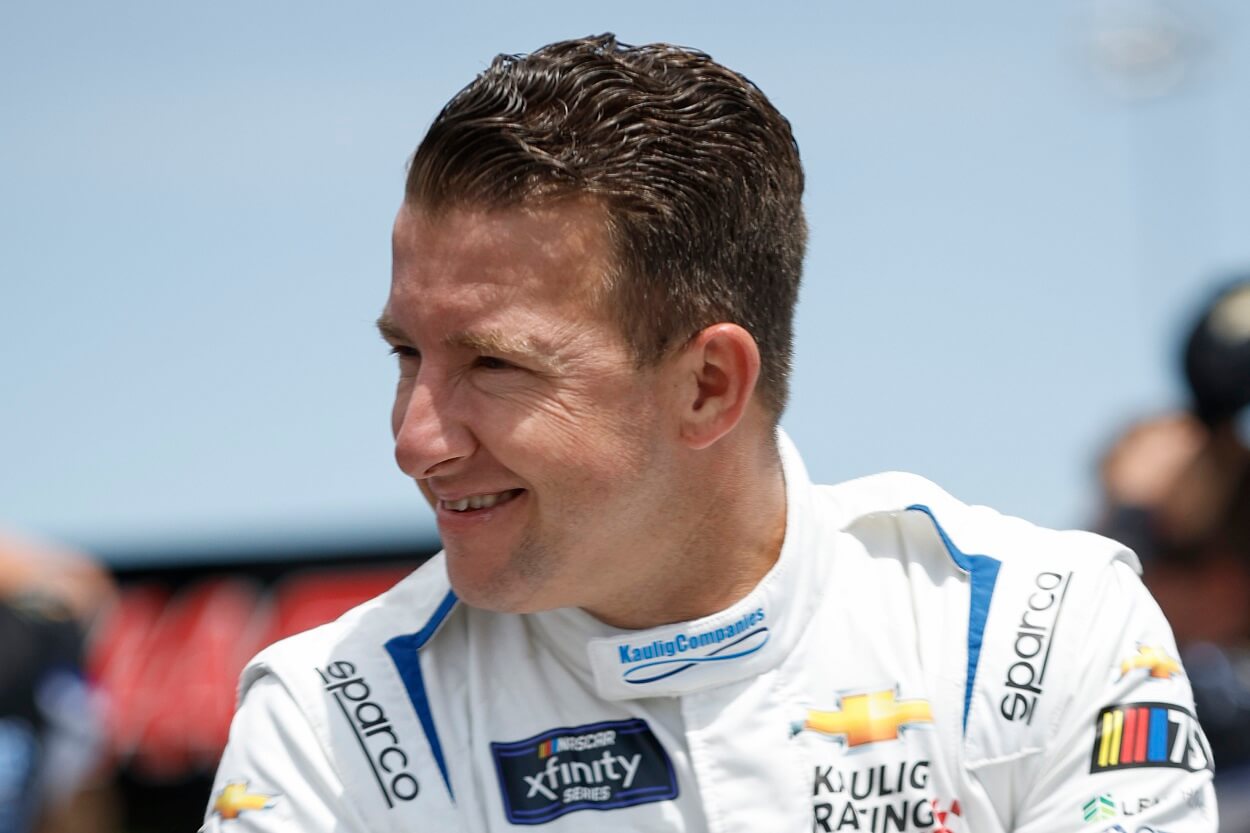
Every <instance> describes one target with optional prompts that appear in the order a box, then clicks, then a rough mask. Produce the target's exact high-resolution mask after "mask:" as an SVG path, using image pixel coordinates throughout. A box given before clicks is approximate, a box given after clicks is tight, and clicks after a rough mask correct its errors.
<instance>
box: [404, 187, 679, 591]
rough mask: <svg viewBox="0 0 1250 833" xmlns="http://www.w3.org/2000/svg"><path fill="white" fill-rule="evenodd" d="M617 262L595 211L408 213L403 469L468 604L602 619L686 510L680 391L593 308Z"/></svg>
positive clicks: (571, 206)
mask: <svg viewBox="0 0 1250 833" xmlns="http://www.w3.org/2000/svg"><path fill="white" fill-rule="evenodd" d="M611 258H612V255H611V250H610V246H609V243H608V240H607V235H606V234H605V232H604V229H603V222H602V214H601V212H600V211H599V210H598V209H597V208H596V207H595V206H594V205H590V204H588V203H587V202H584V201H583V202H562V203H557V204H553V205H547V206H544V207H534V208H524V209H522V208H518V209H507V210H497V211H470V210H460V209H455V210H450V211H448V212H446V213H443V214H440V215H436V216H432V215H429V214H426V213H425V212H423V211H422V210H421V208H420V207H419V206H410V205H405V206H404V207H403V208H401V209H400V212H399V216H398V218H397V219H396V223H395V232H394V271H393V276H392V283H391V292H390V297H389V299H388V300H387V303H386V308H385V311H384V313H383V316H382V320H381V322H380V326H381V328H382V330H383V335H384V336H386V338H387V340H388V341H390V342H391V344H392V346H393V347H394V348H395V352H396V354H397V355H398V356H399V374H400V378H399V385H398V389H397V391H396V395H395V406H394V410H393V412H392V429H393V431H394V435H395V456H396V460H397V461H398V463H399V466H400V468H401V469H403V471H404V472H405V473H407V474H408V475H409V476H411V477H413V478H414V479H416V481H417V483H418V484H419V485H420V486H421V488H422V491H424V492H425V494H426V496H427V498H428V499H429V500H430V501H431V503H432V504H433V505H434V509H435V513H436V515H437V518H438V527H439V532H440V533H441V535H442V539H443V545H444V548H445V550H446V553H447V568H448V573H449V574H450V577H451V582H452V586H453V587H454V589H455V590H456V592H457V594H458V595H459V596H460V597H461V598H463V599H464V600H465V601H466V602H468V603H470V604H473V605H476V606H479V607H485V608H490V609H495V610H509V611H520V612H524V611H532V610H542V609H548V608H552V607H563V606H582V607H591V608H593V607H594V606H596V605H598V604H599V603H601V602H604V601H606V600H608V599H611V598H612V597H613V594H614V593H619V592H621V588H622V587H623V586H624V585H627V584H629V583H630V582H629V574H630V570H631V569H636V568H637V567H638V566H639V565H638V564H637V559H638V558H640V557H644V556H642V555H641V554H640V552H639V550H640V549H645V548H646V547H647V545H648V541H649V540H652V539H651V536H654V535H657V534H664V533H663V531H662V529H663V527H664V525H665V516H666V514H668V513H670V512H671V510H673V509H675V508H676V507H675V506H673V504H672V501H671V500H670V497H669V494H670V492H671V491H672V489H673V488H674V486H673V485H672V484H673V481H672V478H671V477H670V476H669V475H670V474H671V473H672V472H671V469H672V465H673V464H672V462H671V461H672V459H673V454H672V450H673V446H672V444H673V443H674V442H675V441H676V439H677V432H676V427H675V426H674V427H673V428H671V429H670V428H669V427H668V426H669V422H670V420H666V419H665V414H666V413H671V412H672V403H671V399H672V397H673V394H672V393H671V391H673V390H674V389H675V388H676V386H675V385H673V384H672V380H671V379H669V380H666V376H665V365H664V364H661V365H660V366H659V367H658V368H654V369H643V370H638V369H637V368H636V367H635V365H634V362H633V359H632V357H631V355H630V353H629V351H628V349H627V345H626V342H625V339H624V337H623V335H622V334H621V332H620V330H619V327H618V326H617V325H616V324H615V323H614V322H613V321H612V320H611V319H610V318H609V315H608V313H607V311H606V309H605V307H606V306H607V303H606V302H604V301H603V300H596V293H597V292H601V287H602V282H603V280H604V276H605V275H606V274H607V273H608V271H609V269H610V267H611V262H612V261H611ZM666 391H667V392H668V393H666ZM666 396H667V397H668V400H669V401H666Z"/></svg>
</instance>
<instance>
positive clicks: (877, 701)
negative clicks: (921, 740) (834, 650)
mask: <svg viewBox="0 0 1250 833" xmlns="http://www.w3.org/2000/svg"><path fill="white" fill-rule="evenodd" d="M894 698H895V693H894V691H893V690H887V691H874V692H871V693H869V694H853V695H851V696H850V697H843V698H842V702H841V704H840V705H841V708H838V709H833V710H831V711H819V710H817V709H808V712H807V719H806V720H804V721H803V722H802V723H795V724H793V725H792V726H791V727H790V734H791V735H797V734H798V733H799V732H803V731H809V732H819V733H820V734H822V735H829V736H831V737H840V738H842V739H844V740H845V741H846V745H847V746H860V745H861V744H865V743H876V742H877V741H882V740H897V739H898V730H899V728H900V727H902V726H909V725H914V724H917V723H932V722H933V710H932V709H931V708H930V707H929V701H928V700H895V699H894Z"/></svg>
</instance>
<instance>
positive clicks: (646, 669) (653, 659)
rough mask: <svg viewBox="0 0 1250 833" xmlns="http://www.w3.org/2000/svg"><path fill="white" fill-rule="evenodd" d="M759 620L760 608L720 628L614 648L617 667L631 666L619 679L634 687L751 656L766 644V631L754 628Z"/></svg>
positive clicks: (761, 614) (765, 629)
mask: <svg viewBox="0 0 1250 833" xmlns="http://www.w3.org/2000/svg"><path fill="white" fill-rule="evenodd" d="M763 621H764V609H763V608H762V607H761V608H756V609H755V610H753V611H751V612H750V613H748V614H747V615H745V616H743V617H742V618H741V619H739V620H737V621H736V622H732V623H730V624H728V625H725V626H723V627H719V628H713V629H711V630H707V631H702V632H696V633H690V634H685V633H679V634H677V636H675V637H673V638H672V639H656V640H654V641H652V642H650V643H648V644H646V645H630V644H628V643H625V644H622V645H618V646H617V648H616V650H617V655H618V659H619V660H620V662H621V665H628V666H631V667H630V668H627V669H626V670H625V671H623V672H622V673H621V678H622V679H623V680H625V682H627V683H634V684H635V685H641V684H643V683H653V682H655V681H656V680H662V679H664V678H665V677H671V676H673V675H674V674H678V673H680V672H682V671H685V670H686V669H688V668H693V667H694V666H696V665H698V664H699V663H703V662H724V661H726V660H731V659H738V658H740V657H745V656H747V655H749V654H753V653H755V652H756V651H758V650H759V649H760V648H763V647H764V643H765V642H767V641H768V628H767V627H758V628H757V627H755V626H756V625H758V624H759V623H760V622H763ZM752 628H754V630H752ZM711 646H716V647H715V649H714V650H711V651H708V652H707V653H694V654H692V653H691V652H696V651H699V650H701V649H703V648H708V647H711Z"/></svg>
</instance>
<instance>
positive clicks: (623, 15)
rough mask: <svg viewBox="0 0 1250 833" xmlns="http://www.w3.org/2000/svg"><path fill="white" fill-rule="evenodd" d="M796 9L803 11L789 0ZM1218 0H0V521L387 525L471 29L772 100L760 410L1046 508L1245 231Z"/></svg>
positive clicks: (833, 439) (1083, 464)
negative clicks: (788, 272) (791, 213)
mask: <svg viewBox="0 0 1250 833" xmlns="http://www.w3.org/2000/svg"><path fill="white" fill-rule="evenodd" d="M813 6H815V7H816V8H812V7H813ZM1247 26H1250V7H1246V6H1245V5H1244V4H1238V3H1236V2H1235V0H1206V1H1205V2H1191V3H1179V2H1178V3H1160V2H1144V0H1141V1H1140V2H1132V1H1130V0H1125V1H1124V2H1089V1H1087V0H1064V1H1063V2H1056V3H1047V4H1004V3H996V2H953V3H944V4H941V5H940V7H938V6H935V5H934V4H922V3H918V2H913V3H897V2H896V3H876V4H866V3H855V4H852V3H844V2H826V3H821V4H811V3H804V4H800V3H797V2H773V3H769V4H760V3H758V2H753V3H746V2H722V3H716V4H711V3H673V2H667V3H655V2H634V3H629V4H612V5H606V4H604V5H602V6H596V5H594V4H587V3H548V4H541V5H540V4H516V3H499V2H493V1H492V2H480V3H476V4H472V5H471V6H463V7H460V8H457V9H452V8H451V7H450V5H449V4H437V5H435V4H418V3H399V2H376V3H369V4H358V5H357V6H354V7H350V8H349V7H348V6H345V5H341V4H336V5H329V4H308V3H293V2H270V3H264V4H256V3H249V4H245V3H239V2H234V1H233V0H227V2H219V3H214V4H195V5H192V4H169V3H156V2H148V3H139V2H127V1H126V0H123V2H115V3H109V4H94V3H85V2H61V3H57V2H51V3H35V2H33V0H10V2H8V3H6V4H5V5H4V6H3V8H0V113H3V117H0V379H2V380H3V390H4V395H3V399H2V400H0V402H2V406H0V426H2V427H3V431H0V507H3V508H0V523H3V524H7V525H12V526H16V527H19V528H24V529H27V530H31V531H34V532H40V533H44V534H48V535H54V536H61V537H65V538H68V539H70V540H72V541H76V542H79V543H83V544H86V545H88V546H100V547H104V548H107V549H110V550H125V549H126V548H127V547H130V546H134V545H142V546H143V547H144V548H146V549H151V548H153V547H158V548H159V547H165V546H168V547H170V548H174V549H177V548H181V547H184V546H189V547H202V546H216V547H221V548H225V549H229V548H231V547H236V546H241V545H244V544H246V543H248V542H260V543H275V542H280V541H294V542H308V543H340V542H351V541H359V542H372V541H378V540H389V541H395V540H400V539H403V538H420V537H423V536H426V535H428V534H429V533H430V531H431V529H432V525H431V520H430V517H429V515H428V513H427V511H426V510H425V508H424V506H423V504H422V502H421V501H420V500H419V498H418V496H417V495H416V493H415V490H414V489H413V487H412V485H411V484H410V483H409V482H407V481H405V479H404V478H403V477H402V476H401V475H400V474H399V473H398V471H397V470H395V468H394V466H393V463H392V459H391V449H390V439H389V435H388V427H387V423H388V409H389V403H390V396H391V391H392V385H393V379H392V376H393V372H394V370H393V365H392V361H391V359H390V357H388V356H387V355H386V349H385V347H384V345H383V344H382V343H381V341H380V340H379V339H378V338H377V336H376V334H375V333H374V331H373V328H372V327H373V325H372V322H373V320H374V318H375V317H376V315H377V313H378V311H379V309H380V307H381V304H382V302H383V299H384V297H385V292H386V288H387V280H388V274H389V251H388V245H389V244H388V236H389V227H390V222H391V218H392V216H393V213H394V211H395V208H396V207H397V205H398V202H399V199H400V195H401V189H402V180H403V173H404V164H405V160H406V158H407V156H408V154H410V153H411V151H412V149H413V148H414V147H415V145H416V143H417V141H418V140H419V139H420V136H421V134H422V132H423V131H424V129H425V127H426V126H427V125H428V123H429V121H430V119H431V118H432V117H433V115H434V113H435V112H436V111H437V109H438V108H439V107H440V106H441V104H442V103H443V102H444V101H445V100H446V99H447V98H448V97H450V96H451V95H452V94H453V93H454V92H455V91H456V90H457V89H459V88H460V87H461V86H462V85H463V84H465V83H466V82H467V81H469V80H470V79H471V78H472V76H473V75H474V74H475V73H476V72H478V71H479V70H481V69H482V68H483V67H484V66H485V65H486V64H487V63H488V62H489V60H490V58H491V57H492V56H493V55H494V54H495V53H497V52H523V51H528V50H530V49H533V48H536V47H537V46H540V45H542V44H543V43H546V42H549V41H552V40H557V39H561V38H565V37H572V36H578V35H584V34H591V33H598V32H602V31H609V30H610V31H615V32H616V33H617V34H618V35H619V36H620V37H621V38H622V39H623V40H626V41H632V42H643V41H652V40H667V41H671V42H677V43H683V44H687V45H691V46H696V47H698V48H701V49H703V50H705V51H708V52H710V53H711V54H712V55H713V56H714V57H716V58H717V59H719V60H721V61H722V62H724V63H726V64H728V65H730V66H732V67H734V68H735V69H738V70H740V71H742V72H744V73H745V74H747V75H748V76H749V77H751V78H752V79H753V80H755V81H756V82H757V83H758V84H759V85H760V86H761V87H762V88H763V89H764V90H765V92H767V93H768V94H769V96H770V97H771V98H772V99H773V101H774V102H775V103H776V104H777V106H778V107H779V108H780V109H781V110H782V111H783V112H784V113H786V114H787V115H788V116H789V117H790V119H791V121H792V122H793V124H794V128H795V133H796V136H797V138H798V141H799V144H800V148H801V150H802V153H803V157H804V161H805V165H806V169H807V173H808V191H807V198H806V203H807V208H808V213H809V222H810V224H811V228H812V235H811V247H810V251H809V256H808V260H807V272H806V277H805V285H804V290H803V294H802V300H801V303H800V308H799V322H798V359H797V364H796V372H795V379H794V394H793V398H792V404H791V407H790V410H789V412H788V414H787V416H786V418H785V420H784V423H783V424H784V425H785V427H786V428H787V430H788V431H789V432H790V433H791V435H792V436H793V437H794V439H795V441H796V442H797V443H798V445H799V447H800V449H801V450H803V452H804V454H805V456H806V458H807V462H808V466H809V469H810V470H811V471H812V474H813V475H814V476H815V477H816V478H817V479H819V480H824V481H835V480H841V479H845V478H848V477H853V476H857V475H861V474H867V473H870V472H873V471H878V470H882V469H907V470H912V471H916V472H918V473H920V474H924V475H926V476H928V477H930V478H932V479H934V480H936V481H938V482H939V483H941V484H942V485H944V486H945V487H946V488H947V489H949V490H950V491H952V492H953V493H955V494H956V495H958V496H960V497H963V498H964V499H966V500H970V501H974V502H982V503H989V504H991V505H994V506H996V507H998V508H1001V509H1003V510H1005V511H1009V512H1012V513H1015V514H1021V515H1024V516H1026V517H1029V518H1031V519H1034V520H1037V521H1040V522H1043V523H1047V524H1051V525H1074V524H1080V523H1082V522H1084V521H1085V520H1086V519H1088V518H1089V517H1090V515H1091V514H1092V512H1093V508H1094V507H1093V501H1094V496H1095V493H1094V486H1093V460H1094V457H1095V455H1096V454H1097V452H1098V450H1099V449H1100V447H1101V446H1102V445H1103V444H1105V443H1106V442H1107V441H1108V440H1109V438H1110V437H1111V436H1112V435H1113V433H1114V432H1115V430H1116V429H1117V427H1118V426H1120V425H1122V424H1124V422H1125V421H1126V420H1128V419H1130V418H1132V417H1133V416H1134V415H1141V414H1145V413H1150V412H1155V411H1158V410H1161V409H1165V408H1169V407H1174V406H1176V405H1178V404H1180V403H1182V401H1183V399H1182V392H1181V387H1180V384H1179V379H1178V376H1177V373H1176V371H1175V367H1174V365H1175V361H1174V359H1173V353H1174V345H1175V340H1176V338H1177V335H1178V332H1179V328H1180V327H1181V326H1182V323H1183V322H1184V320H1185V317H1186V316H1187V315H1188V314H1189V313H1190V312H1191V311H1192V310H1193V308H1194V305H1195V304H1196V303H1197V302H1198V301H1199V300H1200V298H1201V296H1202V295H1203V294H1204V293H1205V292H1206V291H1207V290H1208V288H1209V287H1210V285H1211V284H1212V282H1213V281H1215V280H1216V279H1218V277H1219V276H1220V275H1221V274H1223V273H1225V272H1227V271H1228V270H1230V269H1236V268H1240V267H1243V266H1245V265H1246V264H1250V155H1248V154H1246V152H1245V148H1247V147H1250V106H1248V105H1250V101H1247V99H1248V98H1250V48H1247V47H1248V46H1250V32H1248V30H1247Z"/></svg>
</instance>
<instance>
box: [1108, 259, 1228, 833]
mask: <svg viewBox="0 0 1250 833" xmlns="http://www.w3.org/2000/svg"><path fill="white" fill-rule="evenodd" d="M1181 360H1182V366H1183V370H1184V375H1185V379H1186V382H1187V383H1188V386H1189V392H1190V397H1191V405H1190V408H1189V410H1188V411H1187V412H1183V413H1173V414H1165V415H1162V416H1156V417H1153V418H1149V419H1145V420H1142V421H1140V422H1138V423H1136V424H1134V425H1132V426H1130V427H1129V428H1128V429H1127V430H1126V431H1125V432H1124V433H1123V434H1122V435H1121V436H1120V437H1119V438H1118V439H1117V440H1116V441H1115V443H1114V444H1113V445H1112V447H1111V449H1110V450H1109V451H1108V452H1107V453H1106V455H1104V457H1103V459H1102V462H1101V467H1100V476H1101V482H1102V487H1103V498H1104V504H1103V513H1102V517H1101V520H1100V522H1099V524H1098V531H1100V532H1102V533H1104V534H1106V535H1108V536H1110V537H1113V538H1117V539H1119V540H1121V541H1123V542H1124V543H1126V544H1128V545H1129V546H1131V547H1133V549H1134V550H1135V551H1136V552H1137V553H1138V555H1140V556H1141V558H1142V563H1143V568H1144V576H1143V577H1144V579H1145V581H1146V584H1147V585H1148V586H1149V587H1150V590H1151V592H1152V593H1153V594H1154V596H1155V598H1156V599H1157V600H1158V602H1159V605H1160V607H1162V608H1163V612H1164V614H1166V616H1167V618H1168V621H1169V622H1171V624H1172V629H1173V631H1174V633H1175V635H1176V640H1177V644H1178V646H1179V648H1180V651H1181V655H1182V658H1183V659H1184V662H1185V667H1186V670H1187V673H1188V675H1189V678H1190V682H1191V684H1192V685H1193V689H1194V699H1195V701H1196V705H1197V709H1198V717H1199V720H1200V721H1201V722H1202V725H1203V728H1204V729H1205V731H1206V733H1207V737H1208V738H1209V740H1210V742H1211V748H1212V752H1213V754H1214V757H1215V763H1216V789H1217V793H1218V794H1219V796H1220V804H1221V814H1220V815H1221V830H1222V831H1225V833H1235V832H1237V833H1239V832H1240V831H1250V812H1247V810H1248V809H1250V792H1248V791H1250V276H1242V277H1239V278H1237V279H1236V280H1233V281H1231V282H1229V283H1227V284H1225V285H1224V286H1223V287H1222V288H1221V289H1220V290H1219V291H1218V292H1217V293H1215V295H1214V297H1213V298H1212V299H1211V300H1210V302H1209V303H1208V304H1207V305H1206V306H1205V307H1204V308H1203V310H1202V312H1201V313H1200V314H1199V315H1198V317H1197V319H1196V320H1195V322H1194V323H1193V324H1192V325H1191V326H1190V329H1189V331H1188V335H1187V337H1186V339H1185V343H1184V347H1183V351H1182V355H1181ZM1235 808H1241V809H1235Z"/></svg>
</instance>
